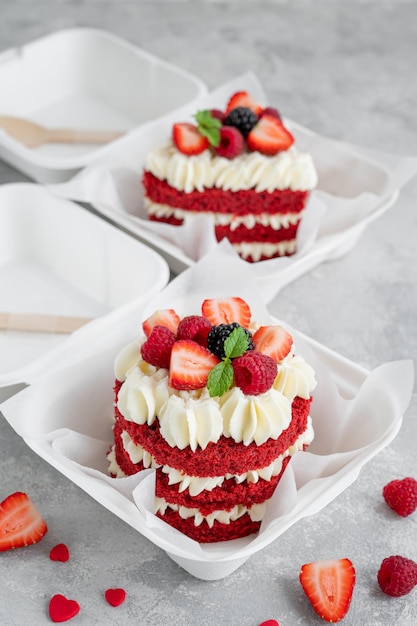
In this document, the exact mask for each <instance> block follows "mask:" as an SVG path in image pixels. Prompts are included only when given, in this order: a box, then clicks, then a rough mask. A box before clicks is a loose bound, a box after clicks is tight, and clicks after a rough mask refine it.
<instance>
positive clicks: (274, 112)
mask: <svg viewBox="0 0 417 626" xmlns="http://www.w3.org/2000/svg"><path fill="white" fill-rule="evenodd" d="M263 115H272V117H275V118H276V119H277V120H279V121H280V122H281V115H280V113H279V111H278V110H277V109H274V108H273V107H265V109H263V111H262V112H261V113H260V115H259V118H261V117H262V116H263Z"/></svg>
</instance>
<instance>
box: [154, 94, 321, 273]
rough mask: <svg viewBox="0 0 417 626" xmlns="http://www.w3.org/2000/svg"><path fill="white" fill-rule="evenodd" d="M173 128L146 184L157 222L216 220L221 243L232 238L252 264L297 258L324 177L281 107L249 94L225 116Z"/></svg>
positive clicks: (199, 117) (204, 116) (234, 100)
mask: <svg viewBox="0 0 417 626" xmlns="http://www.w3.org/2000/svg"><path fill="white" fill-rule="evenodd" d="M194 117H195V122H196V123H195V124H192V123H189V122H179V123H176V124H174V125H173V128H172V137H171V140H170V141H168V143H167V144H166V145H163V146H162V147H156V148H154V149H153V150H152V151H151V152H150V153H149V154H148V156H147V158H146V162H145V166H144V174H143V185H144V190H145V207H146V210H147V213H148V217H149V219H150V220H154V221H159V222H167V223H169V224H172V225H181V224H183V223H184V221H185V220H187V219H189V218H190V217H191V216H195V215H198V214H201V213H203V214H209V215H211V216H212V217H213V221H214V229H215V235H216V238H217V240H218V241H221V240H222V239H223V238H227V239H229V241H230V242H231V244H232V246H233V247H234V248H235V250H236V251H237V252H238V254H239V255H240V256H241V257H242V258H244V259H245V260H247V261H251V262H253V261H261V260H265V259H271V258H275V257H279V256H286V255H291V254H293V253H294V252H295V251H296V235H297V230H298V227H299V225H300V221H301V219H302V215H303V212H304V209H305V207H306V204H307V201H308V197H309V194H310V192H311V191H312V190H313V189H314V188H315V187H316V185H317V172H316V169H315V166H314V163H313V160H312V158H311V156H310V154H308V153H302V152H299V151H298V150H297V148H296V146H295V142H294V137H293V135H292V134H291V132H290V131H289V130H288V128H286V126H285V125H284V123H283V121H282V119H281V116H280V114H279V112H278V111H277V110H276V109H275V108H271V107H265V108H264V107H262V106H261V105H260V104H258V103H257V102H256V101H255V100H254V99H253V98H252V97H251V95H250V94H248V93H247V92H246V91H242V92H237V93H235V94H233V96H232V97H231V98H230V99H229V102H228V103H227V106H226V109H225V110H224V111H221V110H218V109H210V110H204V111H199V112H198V113H196V115H195V116H194Z"/></svg>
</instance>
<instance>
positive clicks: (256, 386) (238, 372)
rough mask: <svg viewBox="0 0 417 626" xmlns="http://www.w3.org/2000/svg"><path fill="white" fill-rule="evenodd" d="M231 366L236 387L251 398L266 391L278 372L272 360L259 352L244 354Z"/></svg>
mask: <svg viewBox="0 0 417 626" xmlns="http://www.w3.org/2000/svg"><path fill="white" fill-rule="evenodd" d="M232 365H233V372H234V375H235V383H236V385H237V387H240V388H241V390H242V391H243V393H245V394H247V395H253V396H257V395H259V394H260V393H264V392H265V391H268V389H270V388H271V387H272V384H273V382H274V380H275V377H276V375H277V371H278V366H277V364H276V362H275V361H274V359H272V358H271V357H270V356H267V355H266V354H262V353H261V352H245V353H244V354H242V356H238V357H236V359H234V360H233V361H232Z"/></svg>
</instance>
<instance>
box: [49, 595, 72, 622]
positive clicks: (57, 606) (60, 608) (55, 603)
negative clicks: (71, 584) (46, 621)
mask: <svg viewBox="0 0 417 626" xmlns="http://www.w3.org/2000/svg"><path fill="white" fill-rule="evenodd" d="M79 610H80V605H79V604H78V602H76V601H75V600H68V599H67V598H66V597H65V596H63V595H62V594H60V593H57V594H55V595H54V596H52V598H51V600H50V602H49V616H50V618H51V620H52V621H53V622H66V621H67V620H69V619H71V618H72V617H75V615H77V613H78V611H79Z"/></svg>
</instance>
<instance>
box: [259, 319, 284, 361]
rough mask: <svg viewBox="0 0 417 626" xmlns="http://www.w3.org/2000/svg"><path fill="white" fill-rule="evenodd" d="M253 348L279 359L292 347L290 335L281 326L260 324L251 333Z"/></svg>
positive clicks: (276, 359)
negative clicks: (252, 333)
mask: <svg viewBox="0 0 417 626" xmlns="http://www.w3.org/2000/svg"><path fill="white" fill-rule="evenodd" d="M253 342H254V344H255V350H257V352H262V353H263V354H267V355H268V356H270V357H272V358H273V359H274V360H275V361H281V360H282V359H284V358H285V357H286V356H287V354H289V353H290V351H291V348H292V343H293V341H292V337H291V335H290V333H289V332H288V331H286V330H285V328H284V327H283V326H279V325H276V326H261V327H260V328H258V330H257V331H256V332H255V334H254V335H253Z"/></svg>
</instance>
